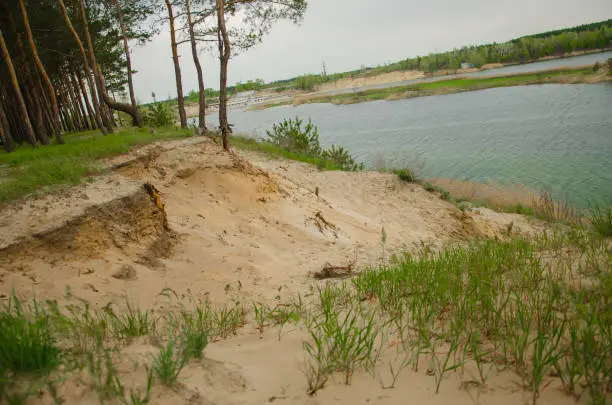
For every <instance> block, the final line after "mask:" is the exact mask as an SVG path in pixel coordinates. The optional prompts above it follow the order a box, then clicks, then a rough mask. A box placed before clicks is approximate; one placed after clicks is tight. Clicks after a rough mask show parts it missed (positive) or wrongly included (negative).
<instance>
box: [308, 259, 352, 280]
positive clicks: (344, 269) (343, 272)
mask: <svg viewBox="0 0 612 405" xmlns="http://www.w3.org/2000/svg"><path fill="white" fill-rule="evenodd" d="M354 267H355V262H351V263H349V264H348V265H346V266H332V265H331V264H329V263H325V266H323V269H321V271H317V272H315V273H314V274H313V277H314V278H316V279H317V280H323V279H326V278H346V277H350V276H352V275H353V274H354V273H353V268H354Z"/></svg>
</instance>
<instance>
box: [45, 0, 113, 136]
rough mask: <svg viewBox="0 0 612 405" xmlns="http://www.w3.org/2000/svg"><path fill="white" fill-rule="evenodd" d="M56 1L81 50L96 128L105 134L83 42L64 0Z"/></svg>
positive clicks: (105, 130)
mask: <svg viewBox="0 0 612 405" xmlns="http://www.w3.org/2000/svg"><path fill="white" fill-rule="evenodd" d="M57 2H58V3H59V5H60V8H61V9H62V14H63V15H64V20H65V21H66V25H67V26H68V29H69V30H70V32H71V33H72V36H73V37H74V40H75V41H76V43H77V45H78V47H79V51H80V52H81V58H83V65H84V66H85V75H86V77H87V82H88V84H89V90H90V92H91V99H92V103H93V109H94V112H95V114H94V116H95V118H96V125H97V126H98V128H100V131H102V133H103V134H104V135H106V134H107V129H106V127H105V126H104V124H103V123H102V118H101V115H100V106H99V105H98V102H97V100H96V97H95V93H96V92H95V85H94V81H93V77H92V76H91V75H92V70H91V66H90V64H89V60H88V59H87V54H86V53H85V48H84V47H83V42H82V41H81V38H80V37H79V34H78V33H77V32H76V30H75V29H74V26H73V25H72V22H71V21H70V17H69V16H68V10H66V6H65V5H64V1H63V0H57Z"/></svg>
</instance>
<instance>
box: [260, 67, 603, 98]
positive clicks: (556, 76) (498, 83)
mask: <svg viewBox="0 0 612 405" xmlns="http://www.w3.org/2000/svg"><path fill="white" fill-rule="evenodd" d="M597 80H601V81H604V80H610V76H605V75H601V74H598V75H597V76H596V74H595V73H594V72H593V68H590V67H589V68H579V69H560V70H550V71H545V72H540V73H530V74H517V75H508V76H500V77H481V78H479V77H473V78H470V77H465V78H456V79H449V80H440V81H435V82H427V83H415V84H410V85H406V86H398V87H389V88H384V89H372V90H365V91H360V92H355V93H346V94H337V95H333V96H325V95H322V96H318V95H316V94H314V95H312V96H302V97H296V98H295V99H294V100H293V102H292V103H291V104H293V105H299V104H308V103H332V104H354V103H362V102H367V101H375V100H400V99H407V98H414V97H425V96H433V95H443V94H453V93H460V92H464V91H476V90H483V89H490V88H496V87H509V86H525V85H532V84H545V83H585V82H593V81H597ZM284 104H290V103H281V104H280V105H284ZM278 105H279V104H278V103H275V104H271V105H265V106H262V107H259V106H258V108H270V107H276V106H278Z"/></svg>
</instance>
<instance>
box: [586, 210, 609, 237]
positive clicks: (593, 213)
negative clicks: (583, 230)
mask: <svg viewBox="0 0 612 405" xmlns="http://www.w3.org/2000/svg"><path fill="white" fill-rule="evenodd" d="M587 220H588V221H589V223H590V224H591V225H592V226H593V228H595V230H596V231H597V232H598V233H599V234H601V235H602V236H606V237H608V236H612V206H607V207H600V206H595V205H592V206H591V207H589V212H588V215H587Z"/></svg>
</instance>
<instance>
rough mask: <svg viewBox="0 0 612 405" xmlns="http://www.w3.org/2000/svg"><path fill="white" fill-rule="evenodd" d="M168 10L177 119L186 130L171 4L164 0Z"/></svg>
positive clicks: (168, 0)
mask: <svg viewBox="0 0 612 405" xmlns="http://www.w3.org/2000/svg"><path fill="white" fill-rule="evenodd" d="M164 1H165V2H166V7H167V8H168V17H169V18H170V45H171V46H172V60H173V61H174V76H175V78H176V95H177V101H178V112H179V118H180V119H181V128H187V114H186V113H185V98H184V97H183V80H182V79H181V65H180V64H179V58H178V45H177V43H176V32H175V30H174V14H173V13H172V4H171V3H170V0H164Z"/></svg>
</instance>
